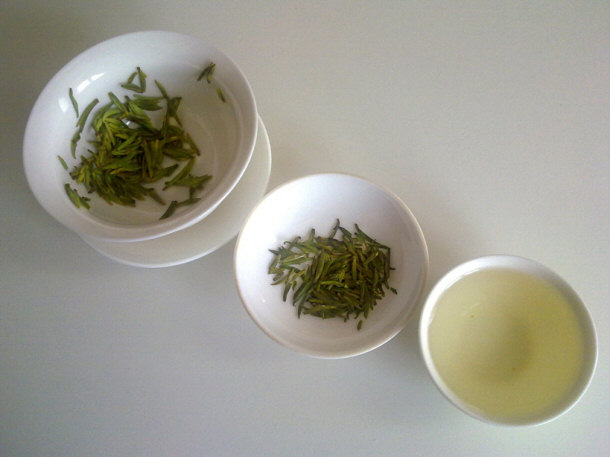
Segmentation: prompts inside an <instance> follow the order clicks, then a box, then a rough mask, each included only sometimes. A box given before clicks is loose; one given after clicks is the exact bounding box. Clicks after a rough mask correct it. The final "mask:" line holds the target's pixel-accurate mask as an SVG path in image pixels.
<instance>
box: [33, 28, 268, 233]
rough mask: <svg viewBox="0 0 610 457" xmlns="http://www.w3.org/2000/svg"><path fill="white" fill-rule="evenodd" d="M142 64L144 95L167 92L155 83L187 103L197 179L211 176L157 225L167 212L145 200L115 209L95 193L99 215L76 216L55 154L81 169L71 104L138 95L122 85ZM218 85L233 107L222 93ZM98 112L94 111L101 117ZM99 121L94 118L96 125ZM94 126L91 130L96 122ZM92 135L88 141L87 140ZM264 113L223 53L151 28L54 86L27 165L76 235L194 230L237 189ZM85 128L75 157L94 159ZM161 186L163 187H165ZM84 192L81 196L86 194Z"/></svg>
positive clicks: (170, 195)
mask: <svg viewBox="0 0 610 457" xmlns="http://www.w3.org/2000/svg"><path fill="white" fill-rule="evenodd" d="M209 62H214V63H215V64H216V69H215V72H214V74H213V81H212V83H211V84H208V83H207V82H206V81H205V79H203V80H201V81H197V76H198V75H199V73H200V72H201V71H202V69H203V68H204V67H205V66H206V65H207V64H208V63H209ZM137 66H140V67H141V68H142V70H143V71H144V72H145V73H146V74H147V76H148V78H147V90H146V95H160V93H159V91H158V89H157V87H156V85H155V84H154V81H155V80H158V81H159V82H161V83H162V84H163V86H164V87H165V88H166V89H167V92H168V93H169V95H170V96H181V97H182V102H181V105H180V108H179V113H180V116H181V120H182V122H183V125H184V129H185V130H186V131H187V132H189V133H190V135H191V136H192V138H193V139H194V140H195V142H196V143H197V145H198V146H199V149H200V150H201V156H200V157H199V158H198V159H197V162H196V165H195V167H194V169H193V171H192V173H193V174H206V173H207V174H211V175H212V176H213V178H212V180H211V181H209V182H208V183H207V184H206V187H205V188H204V191H203V193H202V195H201V197H202V199H201V201H199V202H198V203H197V204H194V205H192V206H189V207H183V208H180V209H179V210H178V211H177V212H176V213H175V214H174V215H173V216H172V217H170V218H168V219H164V220H159V217H160V216H161V215H162V214H163V212H164V211H165V208H164V207H162V206H161V205H159V204H158V203H156V202H154V201H152V200H147V201H142V202H138V203H137V205H136V207H135V208H130V207H123V206H119V205H108V204H107V203H105V202H104V201H103V200H102V199H100V198H99V197H97V196H96V195H94V194H92V195H88V196H90V197H91V199H92V200H91V202H90V203H91V210H90V211H86V210H83V209H80V210H79V209H76V208H75V206H74V205H73V204H72V203H71V202H70V200H69V199H68V197H67V195H66V192H65V189H64V184H65V183H66V182H69V183H71V185H73V187H76V186H74V183H73V182H72V180H71V178H70V177H69V176H68V172H67V171H66V170H65V169H64V168H63V167H62V166H61V164H60V162H59V160H58V159H57V156H58V155H59V156H62V157H63V158H64V159H65V160H66V162H68V165H69V167H70V169H72V166H73V165H75V164H76V163H77V160H76V159H72V156H71V154H70V140H71V138H72V135H73V134H74V132H75V130H76V129H75V123H76V115H75V112H74V109H73V106H72V104H71V100H70V98H69V89H70V88H72V89H73V91H74V97H75V98H76V100H77V102H78V104H79V108H80V110H81V112H82V110H83V109H84V108H85V107H86V106H87V105H88V104H89V102H91V101H92V100H93V99H95V98H96V97H97V98H98V99H99V100H100V103H99V104H98V107H101V106H102V105H104V104H106V102H108V101H109V99H108V95H107V94H108V92H109V91H113V92H114V93H115V94H116V95H117V96H119V98H122V96H123V94H131V93H130V92H128V91H126V90H124V89H122V88H120V83H122V82H124V81H125V80H126V79H127V77H128V76H129V75H130V74H131V73H132V72H133V71H134V70H135V68H136V67H137ZM217 87H220V88H221V90H222V92H223V93H224V95H225V98H226V100H227V102H226V103H222V102H221V101H220V98H219V96H218V94H217V92H216V88H217ZM94 112H95V111H94ZM91 119H92V116H90V117H89V122H90V121H91ZM89 122H88V124H89ZM87 133H88V134H87ZM256 134H257V111H256V104H255V100H254V95H253V93H252V90H251V88H250V85H249V84H248V81H247V80H246V78H245V76H244V75H243V73H242V72H241V71H240V69H239V68H238V67H237V66H236V65H235V64H234V63H233V62H232V61H231V60H230V59H229V57H227V56H226V55H225V54H224V53H222V52H221V51H219V50H218V49H216V48H214V47H212V46H210V45H208V44H207V43H205V42H203V41H202V40H200V39H198V38H195V37H191V36H187V35H183V34H179V33H174V32H162V31H149V32H136V33H131V34H127V35H122V36H119V37H116V38H112V39H110V40H107V41H104V42H102V43H100V44H97V45H95V46H93V47H92V48H90V49H88V50H87V51H85V52H83V53H82V54H80V55H78V56H77V57H75V58H74V59H73V60H72V61H70V62H69V63H68V64H67V65H66V66H65V67H63V68H62V69H61V70H60V71H59V72H58V73H57V74H56V75H55V76H54V77H53V78H52V79H51V80H50V82H49V83H48V84H47V85H46V87H45V88H44V90H43V91H42V93H41V94H40V96H39V97H38V99H37V101H36V103H35V105H34V107H33V109H32V112H31V114H30V117H29V120H28V123H27V127H26V131H25V138H24V144H23V160H24V167H25V173H26V177H27V181H28V183H29V186H30V188H31V190H32V192H33V193H34V195H35V197H36V199H37V200H38V201H39V202H40V204H41V205H42V206H43V208H44V209H45V210H46V211H47V212H49V213H50V214H51V215H52V216H53V217H54V218H55V219H57V220H58V221H59V222H61V223H62V224H64V225H65V226H66V227H68V228H70V229H72V230H74V231H75V232H77V233H79V234H82V235H85V236H89V237H97V238H101V239H108V240H114V241H139V240H146V239H152V238H156V237H159V236H162V235H165V234H168V233H172V232H175V231H177V230H180V229H183V228H186V227H188V226H190V225H192V224H194V223H196V222H198V221H200V220H202V219H203V218H204V217H205V216H207V215H208V214H209V213H210V212H212V211H213V210H214V209H215V208H216V207H217V206H218V205H219V204H220V202H221V201H222V200H223V199H224V198H225V197H226V196H227V195H228V194H229V193H230V192H231V190H232V189H233V188H234V187H235V185H236V184H237V182H238V181H239V180H240V178H241V176H242V175H243V173H244V171H245V169H246V167H247V165H248V163H249V161H250V158H251V156H252V151H253V149H254V144H255V141H256ZM91 136H92V134H91V132H87V131H85V132H84V133H83V137H82V139H81V141H80V142H79V149H78V150H77V158H78V157H79V155H81V154H83V155H87V153H86V148H87V144H86V140H87V139H88V138H91ZM159 185H160V186H162V183H159ZM84 192H85V191H84V189H83V190H82V192H81V194H83V193H84ZM163 196H164V199H165V200H166V201H167V202H170V201H171V200H173V199H177V200H182V199H184V198H185V196H184V189H174V188H170V189H168V190H167V192H165V193H164V194H163Z"/></svg>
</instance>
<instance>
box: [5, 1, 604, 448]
mask: <svg viewBox="0 0 610 457" xmlns="http://www.w3.org/2000/svg"><path fill="white" fill-rule="evenodd" d="M145 29H166V30H175V31H182V32H185V33H190V34H193V35H196V36H198V37H201V38H205V39H208V40H210V41H212V42H213V43H214V44H216V45H217V46H218V47H220V48H221V49H223V50H224V51H226V52H227V53H228V54H229V55H231V56H232V57H233V58H234V60H235V61H236V62H237V63H238V64H239V65H240V66H241V67H242V69H243V70H244V72H245V73H246V75H247V76H248V78H249V80H250V82H251V84H252V86H253V89H254V91H255V95H256V97H257V102H258V107H259V113H260V115H261V117H262V118H263V120H264V122H265V124H266V126H267V129H268V131H269V136H270V140H271V147H272V151H273V160H274V163H273V169H272V174H271V183H270V186H271V187H274V186H276V185H278V184H280V183H283V182H285V181H287V180H289V179H292V178H295V177H298V176H302V175H305V174H309V173H313V172H318V171H345V172H349V173H354V174H359V175H363V176H365V177H367V178H369V179H371V180H373V181H376V182H379V183H382V184H384V185H386V186H388V187H389V188H390V189H392V190H393V191H394V192H395V193H397V194H398V196H399V197H401V198H402V199H403V200H404V201H405V203H406V204H407V205H408V206H409V207H410V208H411V210H412V211H413V212H414V213H415V215H416V216H417V218H418V219H419V222H420V224H421V226H422V229H423V231H424V234H425V235H426V238H427V241H428V245H429V249H430V261H431V271H430V282H429V284H428V287H427V290H429V289H430V287H431V286H432V284H433V283H434V282H435V281H437V280H438V279H439V278H440V276H441V275H442V274H443V273H444V272H446V271H447V270H448V269H450V268H451V267H453V266H454V265H456V264H458V263H460V262H462V261H465V260H467V259H470V258H472V257H476V256H480V255H485V254H495V253H508V254H517V255H523V256H527V257H530V258H533V259H535V260H538V261H540V262H542V263H544V264H546V265H548V266H549V267H551V268H552V269H554V270H555V271H556V272H558V273H559V274H560V275H561V276H563V277H564V278H565V279H566V280H567V281H568V282H569V283H571V285H572V286H573V287H574V289H575V290H576V291H577V292H578V293H579V294H580V295H581V297H582V298H583V300H584V301H585V302H586V303H587V304H588V306H589V309H590V311H591V313H592V315H593V318H594V320H595V323H596V325H597V329H598V334H599V350H600V356H599V364H598V370H597V373H596V375H595V377H594V379H593V382H592V384H591V386H590V389H589V391H588V392H587V394H586V395H585V396H584V398H583V399H582V400H581V402H580V403H579V404H578V405H577V406H575V407H574V408H573V409H572V410H571V411H570V412H569V413H568V414H566V415H564V416H563V417H561V418H559V419H558V420H556V421H554V422H551V423H549V424H547V425H543V426H540V427H535V428H526V429H519V428H514V429H513V428H508V429H507V428H500V427H496V426H491V425H487V424H484V423H480V422H478V421H476V420H474V419H471V418H469V417H467V416H466V415H464V414H462V413H460V412H459V411H458V410H457V409H455V408H454V407H453V406H451V405H450V404H449V402H448V401H446V400H445V399H444V398H443V397H442V396H441V394H440V393H439V392H438V391H437V390H436V388H435V387H434V386H433V384H432V382H431V381H430V379H429V377H428V374H427V373H426V371H425V368H424V365H423V362H422V360H421V356H420V354H419V349H418V346H417V331H416V330H417V318H418V316H419V314H417V315H416V316H415V318H414V319H412V320H411V322H410V323H409V325H408V326H407V328H406V329H405V330H404V331H403V332H401V333H400V334H399V335H398V336H397V337H396V338H394V339H393V340H392V341H390V342H389V343H387V344H386V345H384V346H382V347H381V348H379V349H377V350H375V351H373V352H371V353H368V354H365V355H363V356H360V357H356V358H351V359H345V360H335V361H329V360H317V359H312V358H308V357H306V356H302V355H298V354H295V353H292V352H290V351H288V350H286V349H284V348H283V347H281V346H279V345H278V344H276V343H274V342H273V341H272V340H270V339H269V338H268V337H266V336H265V335H264V334H263V333H262V332H261V331H260V330H259V329H258V328H257V327H256V325H255V324H254V323H253V322H252V321H251V320H250V318H249V317H248V315H247V314H246V312H245V311H244V310H243V308H242V305H241V303H240V302H239V299H238V295H237V292H236V288H235V285H234V281H233V276H232V255H233V246H234V242H233V241H232V242H231V243H229V244H228V245H226V246H225V247H223V248H222V249H220V250H219V251H217V252H215V253H213V254H211V255H209V256H207V257H204V258H202V259H200V260H197V261H195V262H192V263H189V264H186V265H182V266H178V267H172V268H167V269H152V270H150V269H139V268H135V267H128V266H124V265H121V264H118V263H116V262H113V261H111V260H108V259H106V258H104V257H103V256H101V255H100V254H98V253H97V252H95V251H94V250H93V249H91V248H90V247H89V246H87V245H86V244H85V243H84V242H82V241H81V240H80V238H78V236H77V235H75V234H73V233H71V232H69V231H68V230H66V229H64V228H63V227H62V226H60V225H59V224H58V223H56V222H55V221H54V220H52V219H51V218H50V217H49V216H48V215H47V214H46V213H45V212H44V211H43V210H42V209H41V207H40V206H39V205H38V204H37V203H36V201H35V200H34V197H33V196H32V195H31V193H30V192H29V189H28V188H27V185H26V182H25V178H24V175H23V170H22V166H21V144H22V136H23V130H24V128H25V124H26V121H27V116H28V114H29V111H30V109H31V107H32V105H33V103H34V101H35V99H36V97H37V95H38V94H39V92H40V91H41V90H42V88H43V87H44V85H45V84H46V82H47V81H48V80H49V79H50V78H51V77H52V76H53V75H54V74H55V72H56V71H58V70H59V69H60V68H61V67H62V66H63V65H64V64H65V63H66V62H68V61H69V60H70V59H71V58H72V57H74V56H75V55H76V54H78V53H80V52H81V51H83V50H85V49H86V48H88V47H90V46H91V45H93V44H95V43H97V42H99V41H102V40H104V39H107V38H110V37H112V36H115V35H118V34H122V33H126V32H131V31H135V30H145ZM609 49H610V4H608V2H606V1H594V0H589V1H580V2H575V1H574V2H555V1H549V2H545V1H536V2H521V1H517V2H479V1H472V2H438V1H430V2H412V1H396V2H389V1H385V2H382V1H369V2H363V1H344V2H288V1H284V2H280V1H251V2H235V1H223V2H203V1H186V0H183V1H179V0H175V1H172V2H164V1H150V2H144V1H115V0H108V1H104V2H89V1H86V2H85V1H82V2H76V1H72V2H70V1H61V2H60V1H57V2H46V1H29V0H20V1H16V0H0V81H1V82H0V97H1V98H0V116H1V117H0V132H1V135H0V148H1V152H0V210H1V216H0V233H1V237H0V455H1V456H2V457H36V456H79V457H85V456H122V457H131V456H180V457H185V456H186V457H190V456H288V455H291V456H292V455H295V456H297V455H298V456H326V455H329V456H331V455H333V456H334V455H337V456H342V455H346V456H373V455H384V456H404V455H426V456H428V455H430V456H432V455H434V456H436V455H452V456H490V455H494V456H515V455H519V456H574V455H582V456H607V455H609V454H610V443H609V438H608V430H610V414H609V413H608V411H610V393H609V390H608V379H609V378H610V362H609V359H608V351H609V350H610V337H609V332H610V311H609V309H610V308H609V306H608V305H609V298H610V293H609V281H608V278H609V273H610V249H609V246H610V243H609V238H610V237H609V234H610V232H609V224H608V223H609V220H610V217H609V216H610V203H609V177H610V154H609V148H610V128H609V127H610V82H609V81H610V80H609V75H610V52H609V51H608V50H609ZM40 133H41V135H44V132H40Z"/></svg>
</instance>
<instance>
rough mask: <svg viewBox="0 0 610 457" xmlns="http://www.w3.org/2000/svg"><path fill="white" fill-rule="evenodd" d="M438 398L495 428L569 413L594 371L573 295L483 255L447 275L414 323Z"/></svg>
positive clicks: (549, 278) (518, 262)
mask: <svg viewBox="0 0 610 457" xmlns="http://www.w3.org/2000/svg"><path fill="white" fill-rule="evenodd" d="M420 344H421V349H422V354H423V357H424V361H425V363H426V366H427V368H428V370H429V372H430V375H431V376H432V379H433V380H434V382H435V383H436V385H437V386H438V388H439V389H440V390H441V392H442V393H443V394H444V395H445V396H446V397H447V398H448V399H449V400H450V401H451V402H452V403H454V404H455V405H456V406H457V407H458V408H460V409H462V410H463V411H465V412H466V413H468V414H470V415H472V416H474V417H476V418H478V419H481V420H484V421H488V422H492V423H496V424H505V425H535V424H541V423H544V422H547V421H549V420H551V419H554V418H556V417H558V416H559V415H561V414H563V413H564V412H566V411H567V410H568V409H570V408H571V407H572V406H573V405H574V404H575V403H576V402H577V401H578V400H579V398H580V397H581V396H582V395H583V393H584V392H585V390H586V388H587V386H588V384H589V382H590V380H591V377H592V376H593V372H594V369H595V365H596V360H597V343H596V336H595V329H594V325H593V321H592V319H591V317H590V315H589V313H588V311H587V309H586V308H585V305H584V304H583V302H582V301H581V300H580V298H579V297H578V295H577V294H576V293H575V292H574V291H573V290H572V288H571V287H570V286H569V285H568V284H567V283H566V282H565V281H564V280H563V279H562V278H560V277H559V276H558V275H557V274H556V273H554V272H553V271H551V270H549V269H548V268H547V267H545V266H543V265H541V264H539V263H537V262H535V261H532V260H529V259H525V258H522V257H516V256H489V257H482V258H478V259H474V260H471V261H469V262H466V263H464V264H462V265H460V266H458V267H456V268H454V269H453V270H452V271H450V272H449V273H447V274H446V275H445V276H444V277H443V278H442V279H441V280H440V281H439V282H438V283H437V284H436V285H435V287H434V288H433V289H432V291H431V292H430V294H429V296H428V298H427V300H426V302H425V304H424V308H423V311H422V315H421V321H420Z"/></svg>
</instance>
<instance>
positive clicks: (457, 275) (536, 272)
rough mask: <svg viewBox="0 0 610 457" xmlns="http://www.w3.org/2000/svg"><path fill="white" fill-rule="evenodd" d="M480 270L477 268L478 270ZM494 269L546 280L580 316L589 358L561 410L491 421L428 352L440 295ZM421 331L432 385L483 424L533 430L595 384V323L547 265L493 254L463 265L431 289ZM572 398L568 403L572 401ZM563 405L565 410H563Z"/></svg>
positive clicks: (454, 269)
mask: <svg viewBox="0 0 610 457" xmlns="http://www.w3.org/2000/svg"><path fill="white" fill-rule="evenodd" d="M477 267H478V268H477ZM492 268H506V269H511V270H515V271H519V272H524V273H526V274H529V275H533V276H535V277H537V278H540V279H543V280H545V281H547V282H550V283H551V284H553V285H554V286H555V287H557V288H558V289H560V291H561V293H562V294H563V295H567V296H568V298H569V300H568V301H569V303H570V305H571V306H572V308H573V309H575V310H576V311H577V312H578V316H579V318H580V319H579V320H580V321H581V326H582V327H583V331H584V333H585V334H584V335H583V336H584V338H585V353H586V358H585V361H584V363H583V368H582V373H581V374H580V376H579V377H578V381H577V384H576V386H579V390H578V391H577V392H576V393H574V394H572V395H573V396H572V398H571V399H570V400H569V401H567V400H564V401H566V402H565V403H562V402H559V403H558V405H559V406H558V407H557V408H554V409H551V410H550V411H548V412H546V413H543V414H533V415H532V416H528V417H527V418H522V419H517V420H510V419H506V418H498V417H491V416H490V415H487V414H486V413H485V412H483V411H480V410H478V409H476V408H474V407H472V406H470V405H468V403H467V402H465V401H463V400H462V399H461V398H460V397H459V396H458V395H457V394H455V393H454V392H453V390H452V389H451V388H450V387H449V386H448V385H447V384H446V383H445V382H444V381H443V379H442V377H441V376H440V374H439V373H438V371H437V369H436V365H435V363H434V360H433V357H432V355H431V351H430V348H429V339H428V329H429V326H430V318H431V314H432V312H433V310H434V308H435V307H436V304H437V303H438V300H439V298H440V297H441V295H442V294H443V293H444V292H445V291H446V290H447V289H448V288H449V287H451V286H452V285H453V284H455V283H456V282H457V281H459V280H460V279H462V278H464V277H465V276H467V275H469V274H471V273H473V272H476V271H481V270H485V269H492ZM418 331H419V335H418V336H419V338H418V340H419V349H420V355H421V357H422V358H423V361H424V365H425V367H426V371H427V372H428V375H429V376H430V378H431V379H432V381H433V384H434V385H435V386H436V388H437V389H438V390H439V391H440V392H441V394H442V395H443V396H444V397H445V398H446V399H447V400H448V401H449V402H450V403H452V404H453V405H454V406H455V407H457V408H458V409H459V410H461V411H462V412H464V413H466V414H467V415H469V416H471V417H473V418H475V419H478V420H480V421H482V422H486V423H488V424H492V425H498V426H504V427H528V426H529V427H531V426H539V425H542V424H546V423H548V422H551V421H553V420H555V419H557V418H559V417H560V416H563V415H564V414H566V413H567V412H568V411H569V410H571V409H572V408H573V407H574V406H575V405H576V404H577V403H578V402H579V401H580V399H581V398H582V397H583V396H584V394H585V393H586V391H587V390H588V388H589V386H590V385H591V382H592V380H593V377H594V374H595V371H596V369H597V362H598V351H599V349H598V337H597V332H596V329H595V322H594V320H593V318H592V315H591V312H590V311H589V309H588V307H587V306H586V304H585V303H584V301H583V300H582V299H581V297H580V296H579V295H578V294H577V293H576V291H575V290H574V289H573V288H572V286H570V284H569V283H568V282H567V281H566V280H565V279H564V278H563V277H562V276H560V275H559V274H558V273H557V272H555V271H554V270H552V269H551V268H550V267H548V266H546V265H545V264H543V263H541V262H538V261H536V260H533V259H530V258H528V257H523V256H519V255H511V254H492V255H484V256H480V257H475V258H472V259H470V260H467V261H465V262H462V263H460V264H458V265H456V266H454V267H453V268H451V269H450V270H449V271H447V272H446V273H445V274H443V275H442V276H441V278H440V279H439V280H438V281H437V282H436V283H435V284H434V285H433V286H432V289H431V290H430V292H429V293H428V296H427V297H426V299H425V300H424V302H423V305H422V310H421V314H420V320H419V325H418ZM569 398H570V397H569V395H568V396H566V399H569ZM561 405H563V406H561Z"/></svg>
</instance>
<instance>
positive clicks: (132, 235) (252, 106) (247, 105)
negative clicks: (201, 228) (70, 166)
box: [22, 30, 258, 242]
mask: <svg viewBox="0 0 610 457" xmlns="http://www.w3.org/2000/svg"><path fill="white" fill-rule="evenodd" d="M132 39H138V40H143V39H161V40H168V41H170V40H174V41H176V40H177V41H182V42H185V43H192V44H193V45H198V46H199V47H200V49H201V50H202V51H203V50H205V51H206V54H210V53H213V54H214V53H215V54H217V55H218V56H222V59H223V60H224V61H226V63H227V64H228V65H229V67H230V71H231V74H233V75H234V77H235V80H237V81H238V82H239V87H240V88H241V89H240V90H241V92H242V94H243V95H244V96H243V97H240V99H239V100H240V103H239V106H240V109H239V111H237V110H236V115H237V119H238V122H239V124H240V131H241V133H240V134H239V138H240V141H239V146H238V147H239V151H240V152H239V154H238V156H239V155H243V157H242V158H241V159H240V162H239V165H238V166H237V167H236V171H237V173H235V176H234V178H231V179H230V180H226V182H225V184H223V187H222V188H221V190H219V191H218V192H217V195H216V199H215V200H210V201H209V202H206V204H205V205H201V206H200V207H199V208H198V207H197V206H193V207H192V208H189V211H186V212H184V213H181V214H176V215H174V216H173V217H172V218H168V219H164V220H159V221H151V222H147V223H142V224H137V225H125V224H121V223H117V222H112V221H108V220H104V219H101V218H98V217H96V216H95V215H93V214H91V213H89V212H86V213H85V212H83V211H76V214H78V216H76V217H75V218H74V219H68V220H67V219H66V218H65V217H62V215H65V211H66V210H65V209H62V210H58V209H53V208H52V207H49V205H48V204H47V202H46V201H45V200H46V198H45V197H44V195H43V194H44V193H45V191H44V189H42V188H41V186H39V185H38V184H37V178H36V173H37V172H36V169H35V167H34V166H33V163H34V162H35V160H36V159H35V157H36V155H37V154H38V149H34V147H33V146H32V145H31V143H32V142H33V141H34V140H33V138H34V137H35V136H36V128H37V127H36V126H37V122H38V121H39V119H40V117H41V113H42V112H43V111H44V106H46V103H47V100H46V98H47V97H48V96H50V94H51V93H52V91H53V89H54V88H55V87H56V86H57V84H59V81H61V79H62V78H64V77H65V76H66V74H69V73H70V71H72V70H73V69H74V68H78V66H81V65H83V61H84V60H86V58H87V57H88V56H89V55H91V54H96V53H100V51H102V50H104V49H107V48H109V47H113V49H115V48H116V46H117V44H121V43H124V42H125V41H130V40H132ZM66 90H67V89H66ZM257 134H258V109H257V105H256V99H255V96H254V91H253V89H252V86H251V84H250V82H249V81H248V79H247V78H246V75H245V73H244V72H243V71H242V69H241V68H240V67H239V66H238V65H237V63H236V62H235V61H234V60H233V59H232V58H231V57H230V56H229V55H228V54H227V53H226V52H224V51H223V50H221V49H219V48H218V47H216V46H215V45H213V44H211V43H210V42H208V41H207V40H205V39H203V38H200V37H197V36H194V35H191V34H187V33H182V32H175V31H169V30H141V31H135V32H128V33H124V34H120V35H116V36H113V37H110V38H108V39H105V40H103V41H100V42H98V43H95V44H93V45H92V46H89V47H88V48H86V49H84V50H83V51H81V52H79V53H78V54H76V55H75V56H74V57H72V58H71V59H70V60H68V61H67V62H66V63H65V64H64V65H63V66H62V67H61V68H60V69H59V70H58V71H57V72H55V74H54V75H53V76H52V77H51V79H49V80H48V82H47V83H46V84H45V85H44V87H43V89H42V90H41V91H40V93H39V94H38V96H37V98H36V100H35V102H34V103H33V105H32V109H31V110H30V113H29V115H28V119H27V122H26V126H25V130H24V136H23V144H22V164H23V168H24V172H25V176H26V181H27V183H28V186H29V188H30V190H31V191H32V193H33V194H34V197H35V199H36V200H37V201H38V203H39V204H40V205H41V206H42V207H43V209H44V210H45V211H46V212H47V213H49V214H50V215H51V216H52V217H53V218H54V219H55V220H57V221H58V222H59V223H60V224H62V225H64V226H65V227H67V228H69V229H70V230H72V231H74V232H76V233H79V234H83V235H86V236H92V237H95V238H99V239H104V240H109V241H116V242H130V241H144V240H149V239H154V238H157V237H160V236H164V235H167V234H169V233H173V232H176V231H178V230H182V229H184V228H187V227H190V226H191V225H193V224H196V223H197V222H200V221H201V220H202V219H204V218H205V217H206V216H207V215H209V214H210V213H211V212H212V211H214V210H215V209H216V207H218V205H219V204H220V203H221V202H222V201H223V200H224V199H225V198H226V197H227V196H228V195H229V193H231V192H232V191H233V189H234V188H235V186H236V185H237V183H238V182H239V180H240V179H241V177H242V176H243V174H244V172H245V170H246V168H247V167H248V165H249V163H250V160H251V158H252V154H253V150H254V146H255V144H256V137H257Z"/></svg>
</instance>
